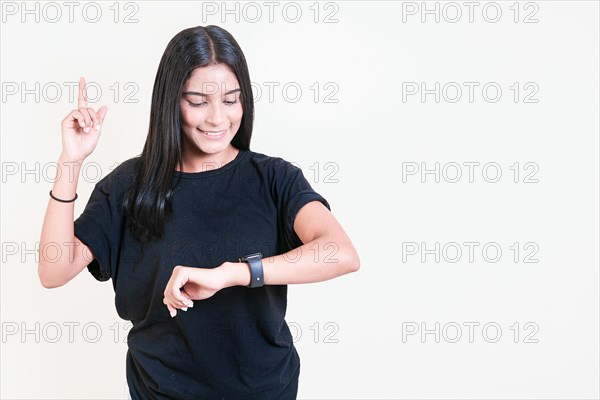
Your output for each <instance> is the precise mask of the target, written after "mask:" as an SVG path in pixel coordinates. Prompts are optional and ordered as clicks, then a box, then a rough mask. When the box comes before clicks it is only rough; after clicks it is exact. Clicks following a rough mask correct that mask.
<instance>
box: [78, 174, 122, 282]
mask: <svg viewBox="0 0 600 400" xmlns="http://www.w3.org/2000/svg"><path fill="white" fill-rule="evenodd" d="M117 176H118V175H117V170H114V171H112V172H111V173H110V174H108V175H107V176H106V177H104V178H103V179H102V180H101V181H99V182H98V183H96V186H95V187H94V190H93V191H92V194H91V195H90V198H89V200H88V202H87V205H86V206H85V209H84V210H83V212H82V213H81V215H80V216H79V218H77V219H76V220H75V226H74V233H75V236H76V237H77V238H79V240H81V242H82V243H84V244H85V245H87V246H88V247H89V248H90V249H91V250H92V252H93V253H94V259H93V260H92V261H91V262H90V263H89V264H88V266H87V268H88V271H89V272H90V273H91V274H92V275H93V276H94V278H96V279H97V280H99V281H107V280H108V279H110V278H111V277H113V276H115V269H116V263H117V254H118V253H117V252H118V250H117V248H118V243H119V242H120V236H121V208H120V207H121V204H120V202H121V199H122V196H119V194H118V192H119V190H118V187H119V185H118V182H117V181H116V177H117Z"/></svg>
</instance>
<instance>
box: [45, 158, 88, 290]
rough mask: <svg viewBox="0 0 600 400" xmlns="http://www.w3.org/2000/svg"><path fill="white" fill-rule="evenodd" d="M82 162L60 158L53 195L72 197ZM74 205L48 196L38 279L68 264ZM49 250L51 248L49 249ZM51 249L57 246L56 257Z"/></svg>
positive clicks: (60, 197)
mask: <svg viewBox="0 0 600 400" xmlns="http://www.w3.org/2000/svg"><path fill="white" fill-rule="evenodd" d="M81 162H82V161H69V160H65V159H64V158H62V157H60V158H59V160H58V162H57V164H58V165H57V169H56V179H55V181H54V185H53V187H52V194H53V195H54V196H55V197H57V198H59V199H65V200H70V199H72V198H74V197H75V194H76V192H77V182H78V179H79V171H80V169H81ZM74 207H75V202H71V203H62V202H59V201H57V200H54V199H52V198H50V196H48V206H47V208H46V215H45V216H44V223H43V226H42V232H41V238H40V249H39V252H40V254H39V273H40V278H44V277H45V278H49V275H52V272H55V273H56V272H61V271H56V269H57V268H56V267H58V266H63V265H67V264H68V263H69V262H70V261H71V260H72V259H73V257H72V255H73V251H74V246H73V244H74V223H73V220H74V218H73V217H74ZM51 249H52V250H53V251H50V250H51ZM54 249H60V257H57V254H56V253H57V251H56V250H54Z"/></svg>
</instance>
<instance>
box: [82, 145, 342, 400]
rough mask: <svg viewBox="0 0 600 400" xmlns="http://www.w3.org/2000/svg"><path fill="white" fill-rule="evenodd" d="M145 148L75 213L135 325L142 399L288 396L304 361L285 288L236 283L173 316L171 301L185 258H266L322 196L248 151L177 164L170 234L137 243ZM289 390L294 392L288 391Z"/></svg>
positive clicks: (206, 264)
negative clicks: (134, 194) (168, 293)
mask: <svg viewBox="0 0 600 400" xmlns="http://www.w3.org/2000/svg"><path fill="white" fill-rule="evenodd" d="M138 161H139V157H135V158H131V159H129V160H127V161H125V162H123V163H122V164H120V165H119V166H118V167H117V168H116V169H115V170H113V171H112V172H111V173H110V174H108V175H107V176H106V177H104V178H103V179H102V180H101V181H99V182H98V183H97V184H96V186H95V188H94V190H93V192H92V194H91V197H90V199H89V202H88V203H87V205H86V208H85V210H84V211H83V213H82V214H81V216H80V217H79V218H77V219H76V220H75V236H77V237H78V238H79V239H80V240H81V241H82V242H83V243H85V244H86V245H87V246H89V247H90V248H91V250H92V251H93V252H94V255H95V258H94V260H93V261H91V262H90V264H89V265H88V270H89V271H90V273H91V274H92V275H93V276H94V277H95V278H96V279H98V280H100V281H106V280H108V279H112V283H113V287H114V290H115V305H116V309H117V312H118V314H119V316H120V317H121V318H123V319H125V320H129V321H131V322H132V324H133V327H132V328H131V330H130V331H129V334H128V351H127V359H126V372H127V382H128V385H129V390H130V393H131V396H132V398H133V399H199V398H219V399H230V398H236V397H239V398H252V395H254V396H256V397H257V398H279V397H280V396H281V395H282V394H283V393H289V388H290V385H291V384H292V383H293V380H294V379H296V383H297V379H298V375H299V370H300V358H299V356H298V353H297V352H296V349H295V347H294V344H293V340H292V335H291V332H290V330H289V327H288V325H287V323H286V321H285V313H286V307H287V285H265V286H263V287H260V288H248V287H245V286H233V287H229V288H225V289H222V290H220V291H218V292H217V293H215V294H214V295H213V296H212V297H210V298H208V299H205V300H196V301H194V307H193V308H189V309H188V311H187V312H184V311H183V310H178V312H177V316H176V317H174V318H171V316H170V315H169V311H168V309H167V307H166V306H165V304H164V303H163V302H162V300H163V294H164V290H165V287H166V284H167V281H168V280H169V278H170V276H171V273H172V270H173V268H174V267H175V266H177V265H184V266H190V267H198V268H215V267H218V266H219V265H221V264H222V263H223V262H225V261H232V262H237V261H238V260H237V258H238V257H239V256H243V255H248V254H251V253H255V252H261V253H262V254H263V258H267V257H268V256H271V255H278V254H282V253H285V252H287V251H289V250H292V249H294V248H296V247H298V246H300V245H302V242H301V241H300V239H299V238H298V236H297V235H296V233H295V232H294V230H293V223H294V218H295V216H296V214H297V213H298V211H299V210H300V208H301V207H302V206H304V205H305V204H306V203H308V202H311V201H315V200H316V201H320V202H322V203H323V204H324V205H325V206H326V207H327V208H328V209H331V208H330V206H329V203H328V202H327V200H325V198H323V197H322V196H321V195H319V194H318V193H316V192H315V191H314V190H313V189H312V187H311V186H310V184H309V183H308V181H307V180H306V178H305V177H304V175H303V173H302V170H301V169H300V168H298V167H296V166H294V165H293V164H291V163H290V162H288V161H286V160H284V159H282V158H279V157H271V156H267V155H264V154H261V153H256V152H253V151H251V150H240V151H239V152H238V154H237V156H236V158H235V159H234V160H232V161H230V162H229V163H227V164H225V165H223V166H221V167H219V168H216V169H212V170H208V171H204V172H197V173H185V172H179V171H174V172H173V179H174V181H173V182H174V183H175V182H177V178H178V177H179V176H180V177H181V179H180V180H179V183H178V184H177V186H176V188H175V190H174V195H173V203H172V205H173V215H172V218H171V219H169V220H167V224H166V226H165V231H164V237H163V239H161V240H154V241H150V242H146V243H142V242H139V241H138V240H136V239H135V238H134V237H133V235H132V234H131V232H130V230H129V229H126V224H125V220H124V210H123V209H122V201H123V196H124V194H125V192H126V190H127V189H128V188H129V186H130V185H131V183H132V182H133V180H134V176H135V165H136V163H137V162H138ZM286 390H288V392H285V391H286Z"/></svg>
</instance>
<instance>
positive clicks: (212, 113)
mask: <svg viewBox="0 0 600 400" xmlns="http://www.w3.org/2000/svg"><path fill="white" fill-rule="evenodd" d="M222 107H223V105H222V103H221V102H220V101H219V102H214V103H213V104H212V105H211V106H210V109H209V111H208V114H207V115H206V122H207V123H208V124H210V125H213V126H221V125H222V124H223V121H224V120H225V111H224V110H223V108H222Z"/></svg>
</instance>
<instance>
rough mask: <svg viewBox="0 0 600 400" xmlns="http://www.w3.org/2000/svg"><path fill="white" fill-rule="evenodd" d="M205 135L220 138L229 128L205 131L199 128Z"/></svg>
mask: <svg viewBox="0 0 600 400" xmlns="http://www.w3.org/2000/svg"><path fill="white" fill-rule="evenodd" d="M198 130H199V131H200V132H201V133H202V134H203V135H204V136H206V137H209V138H220V137H222V136H224V135H225V133H226V132H227V130H222V131H203V130H202V129H198Z"/></svg>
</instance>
